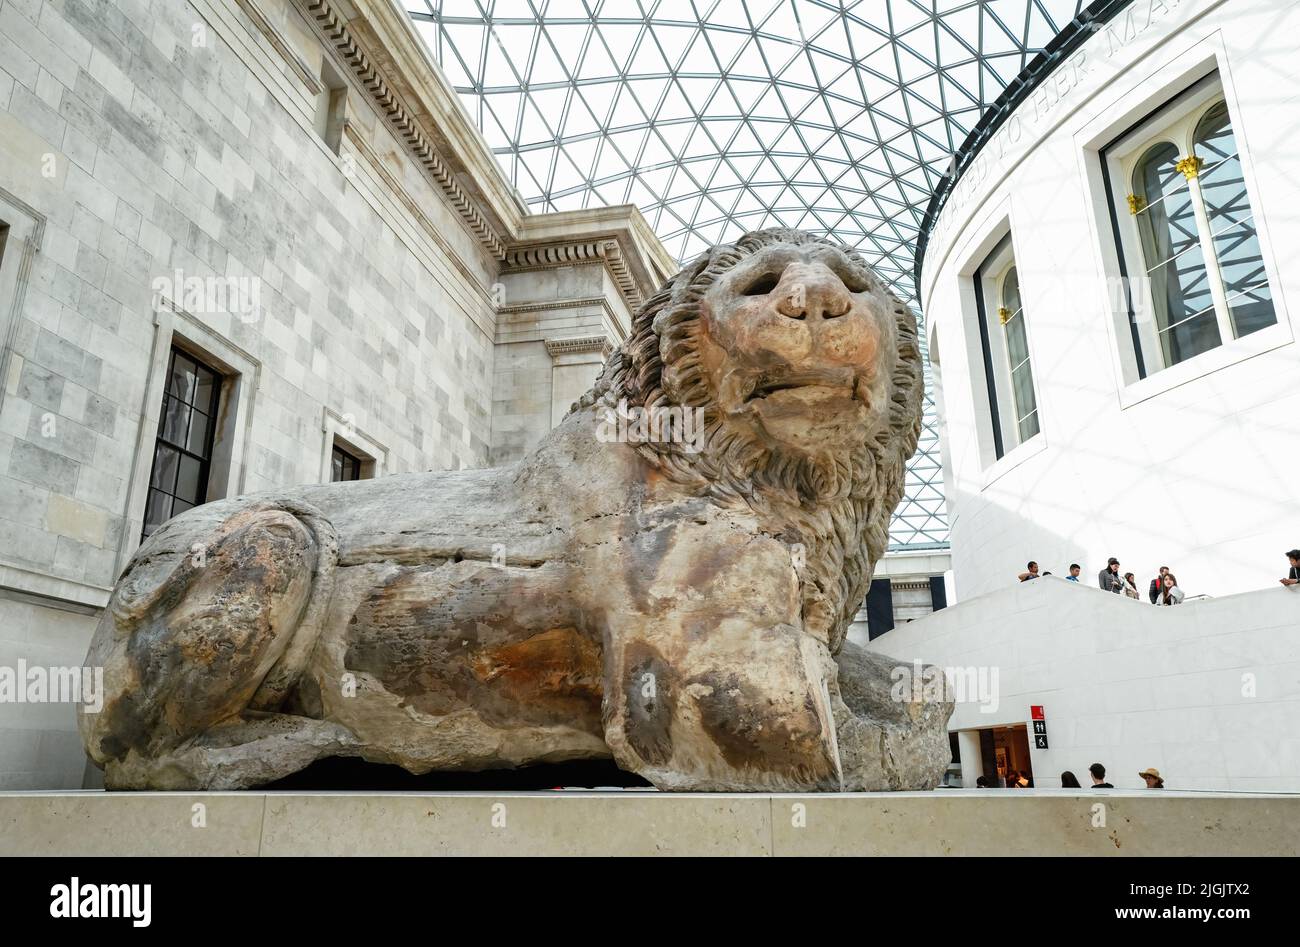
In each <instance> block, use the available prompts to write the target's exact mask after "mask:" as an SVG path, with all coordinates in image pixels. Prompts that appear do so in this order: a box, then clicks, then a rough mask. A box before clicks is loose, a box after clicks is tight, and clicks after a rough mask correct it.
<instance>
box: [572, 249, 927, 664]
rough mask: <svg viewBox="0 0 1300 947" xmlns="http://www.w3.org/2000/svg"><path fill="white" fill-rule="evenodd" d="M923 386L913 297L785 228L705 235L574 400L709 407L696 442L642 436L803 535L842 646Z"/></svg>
mask: <svg viewBox="0 0 1300 947" xmlns="http://www.w3.org/2000/svg"><path fill="white" fill-rule="evenodd" d="M922 396H923V383H922V366H921V353H920V349H919V348H918V345H917V327H916V319H915V317H914V316H913V315H912V313H911V312H909V311H908V309H907V307H906V306H905V305H903V303H902V302H901V301H900V300H899V299H898V298H897V297H896V296H894V295H893V293H891V292H890V291H889V290H888V289H886V288H885V286H884V285H883V284H882V283H881V281H880V280H879V279H878V278H877V277H876V276H875V274H874V273H873V272H872V271H871V269H870V268H869V267H868V266H867V265H866V263H865V262H864V261H863V260H862V258H861V257H860V256H859V255H858V254H857V253H855V252H854V251H853V250H851V249H849V248H848V247H845V246H843V245H841V244H839V243H836V242H834V241H831V240H827V239H825V238H821V237H814V236H811V235H809V234H806V233H802V232H800V231H796V230H780V229H778V230H762V231H757V232H754V233H748V234H745V235H744V236H743V237H741V238H740V239H739V240H737V241H736V242H735V243H732V244H725V245H722V246H717V247H713V248H711V249H709V250H708V251H706V252H705V253H703V254H701V255H700V256H699V257H698V258H697V259H696V260H694V261H693V262H692V263H691V264H690V265H688V266H686V267H685V268H684V269H683V270H682V271H681V272H680V273H678V274H677V275H676V276H675V277H674V278H673V279H671V280H670V281H669V282H668V283H667V284H666V285H665V286H664V287H663V289H661V290H660V291H659V292H658V293H656V294H655V295H654V296H653V297H652V298H651V299H649V300H647V301H646V303H645V304H644V305H643V306H642V307H641V309H640V310H639V311H638V312H637V314H636V316H635V317H634V319H633V324H632V331H631V334H630V335H629V337H628V339H627V340H626V341H625V342H624V343H623V345H622V347H621V348H620V349H619V350H618V351H617V352H615V353H614V354H613V355H612V356H611V357H610V360H609V362H608V363H607V364H606V366H605V370H604V372H603V373H602V375H601V378H600V380H599V381H598V382H597V384H596V387H595V388H594V389H593V391H592V392H591V394H590V395H589V396H588V397H587V398H586V399H584V402H583V403H584V404H592V403H599V404H601V405H602V406H603V407H604V408H605V409H606V410H610V409H613V408H614V407H615V406H617V405H618V404H619V403H620V402H625V403H626V404H627V405H628V406H631V407H637V408H642V409H650V410H659V411H663V409H667V408H674V407H677V408H700V409H703V411H704V418H705V424H704V432H703V445H702V449H701V450H698V451H695V450H690V449H687V448H686V446H685V442H686V440H687V439H686V438H682V437H680V436H671V435H672V432H670V431H664V432H663V435H662V436H660V437H658V438H655V439H654V440H653V441H650V440H647V441H646V442H645V443H641V444H638V445H637V449H638V450H639V451H640V453H641V454H642V455H643V456H644V457H646V458H647V459H648V460H649V461H651V462H652V463H654V464H655V465H656V466H658V467H660V468H661V469H662V470H663V471H664V472H665V473H666V474H667V475H668V476H670V477H671V478H672V479H674V480H676V481H677V482H679V483H682V484H687V485H691V486H693V487H695V488H697V489H699V490H700V491H701V492H704V493H708V494H710V495H712V496H714V497H715V498H717V499H718V500H719V501H722V502H740V503H744V504H747V505H748V506H750V507H752V508H753V509H754V510H756V511H757V512H759V513H760V514H762V515H765V516H766V517H767V518H768V520H769V521H770V522H771V526H772V529H773V531H774V533H777V534H780V535H781V536H783V538H786V539H787V540H788V541H790V542H792V543H793V542H798V543H802V544H803V545H804V546H805V548H806V550H807V557H806V559H807V568H808V572H809V576H810V578H811V579H812V587H811V590H810V595H811V599H810V601H809V602H808V603H806V606H805V617H806V618H807V617H809V609H810V608H811V609H812V616H811V617H812V620H813V622H814V624H820V625H824V626H825V632H826V634H827V637H828V639H829V640H830V642H831V645H832V647H833V648H834V649H838V647H839V644H840V641H841V640H842V639H843V634H844V631H845V629H846V627H847V625H848V622H849V620H850V619H851V618H852V615H853V612H854V611H855V610H856V609H857V607H858V604H859V603H860V602H861V600H862V597H863V596H864V595H865V594H866V586H867V585H868V584H869V582H870V579H871V569H872V567H873V565H874V563H875V561H876V560H877V559H878V558H879V557H880V556H881V555H882V554H883V553H884V551H885V546H886V544H887V542H888V531H889V519H890V515H891V514H892V512H893V509H894V507H895V506H897V505H898V501H899V499H900V498H901V497H902V491H903V477H904V465H905V464H906V461H907V459H908V458H909V457H910V456H911V455H912V452H913V451H914V450H915V448H916V439H917V435H918V434H919V432H920V427H921V405H922ZM665 414H666V415H667V416H668V417H670V418H671V417H672V413H671V412H665ZM678 416H680V415H678Z"/></svg>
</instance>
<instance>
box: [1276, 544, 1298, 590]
mask: <svg viewBox="0 0 1300 947" xmlns="http://www.w3.org/2000/svg"><path fill="white" fill-rule="evenodd" d="M1286 557H1287V559H1288V560H1289V561H1290V562H1291V570H1290V571H1289V572H1287V574H1286V578H1285V579H1279V580H1278V581H1280V582H1281V583H1282V584H1283V585H1300V549H1292V550H1291V551H1290V552H1288V553H1287V554H1286Z"/></svg>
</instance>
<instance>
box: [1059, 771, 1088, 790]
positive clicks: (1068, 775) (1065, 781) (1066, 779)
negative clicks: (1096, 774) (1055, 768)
mask: <svg viewBox="0 0 1300 947" xmlns="http://www.w3.org/2000/svg"><path fill="white" fill-rule="evenodd" d="M1061 788H1062V789H1082V788H1083V787H1082V786H1080V785H1079V777H1078V776H1075V775H1074V774H1073V773H1072V772H1070V771H1069V770H1068V769H1067V770H1066V771H1065V772H1064V773H1062V774H1061Z"/></svg>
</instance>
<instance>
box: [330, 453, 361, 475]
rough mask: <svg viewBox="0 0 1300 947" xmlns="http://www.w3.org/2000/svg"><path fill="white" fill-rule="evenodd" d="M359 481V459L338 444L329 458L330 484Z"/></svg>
mask: <svg viewBox="0 0 1300 947" xmlns="http://www.w3.org/2000/svg"><path fill="white" fill-rule="evenodd" d="M360 479H361V458H360V457H357V456H356V455H355V454H350V453H348V452H347V451H346V450H344V449H343V448H342V447H339V445H338V444H335V445H334V451H333V453H332V454H331V457H330V482H331V483H340V482H341V481H344V480H360Z"/></svg>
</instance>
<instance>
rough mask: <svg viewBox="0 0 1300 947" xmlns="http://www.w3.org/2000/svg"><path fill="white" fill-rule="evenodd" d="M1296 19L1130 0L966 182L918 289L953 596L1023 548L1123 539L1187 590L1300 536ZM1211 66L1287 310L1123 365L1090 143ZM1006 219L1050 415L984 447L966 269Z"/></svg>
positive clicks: (1140, 568) (983, 396)
mask: <svg viewBox="0 0 1300 947" xmlns="http://www.w3.org/2000/svg"><path fill="white" fill-rule="evenodd" d="M1297 37H1300V6H1298V5H1295V4H1294V3H1292V2H1290V0H1232V2H1224V0H1181V2H1174V0H1135V2H1134V3H1133V5H1132V6H1131V7H1130V8H1129V10H1128V11H1127V13H1125V14H1123V15H1121V16H1120V17H1119V18H1117V20H1115V21H1114V22H1112V23H1111V24H1110V25H1109V26H1108V28H1107V29H1105V30H1102V31H1099V32H1098V33H1097V34H1096V35H1094V36H1092V37H1091V38H1090V39H1089V40H1088V41H1087V43H1086V44H1085V45H1084V46H1083V47H1082V48H1081V49H1080V50H1079V51H1078V52H1076V53H1075V54H1074V55H1073V56H1071V57H1070V58H1069V59H1068V60H1067V61H1066V62H1065V63H1063V64H1062V65H1060V66H1058V67H1057V69H1056V70H1055V72H1054V74H1053V75H1052V77H1051V78H1049V80H1048V81H1047V82H1045V83H1044V84H1043V86H1041V87H1040V88H1039V90H1038V91H1037V92H1036V93H1035V94H1034V95H1033V96H1031V98H1030V100H1029V101H1027V102H1025V103H1022V104H1021V106H1020V107H1019V108H1018V109H1017V110H1016V112H1015V113H1014V115H1013V117H1012V119H1011V120H1010V121H1009V122H1008V123H1007V124H1005V125H1004V126H1003V127H1002V128H1001V129H1000V130H999V131H998V133H997V134H996V136H995V137H994V139H993V140H992V141H991V142H990V143H989V145H988V146H986V148H985V149H984V151H983V152H982V153H981V155H980V157H979V159H978V160H977V161H976V163H975V165H974V166H973V167H972V168H970V169H968V170H967V172H966V173H965V174H964V175H963V177H962V178H961V179H959V181H958V184H957V187H956V189H955V191H954V194H953V195H952V197H951V198H950V200H949V201H948V204H947V206H946V207H945V208H944V211H943V212H942V214H941V215H940V217H939V220H938V222H937V226H936V228H935V232H934V234H933V236H932V238H931V242H930V244H929V247H928V248H927V252H926V256H925V261H924V271H923V281H922V285H921V287H920V290H919V291H920V295H921V302H922V305H923V307H924V311H925V313H926V317H927V320H928V326H929V331H930V333H931V336H930V343H931V358H932V359H933V360H934V362H935V363H936V364H935V375H936V386H937V388H938V398H939V405H940V414H941V419H942V438H943V445H942V446H943V458H944V465H945V480H946V484H945V486H946V491H947V497H948V503H949V508H950V515H951V525H952V557H953V569H954V573H955V585H956V590H955V591H956V596H957V597H958V598H959V599H962V600H964V599H966V598H969V597H971V596H975V595H980V594H983V593H985V592H988V591H991V590H994V589H997V588H1000V587H1005V586H1006V585H1007V584H1008V583H1014V582H1015V575H1016V574H1017V573H1018V572H1020V571H1021V570H1022V569H1023V568H1024V565H1025V562H1026V560H1028V559H1035V560H1037V561H1038V562H1039V563H1040V564H1041V565H1042V567H1043V568H1044V569H1047V570H1050V571H1052V572H1054V573H1056V574H1058V575H1064V574H1065V572H1066V568H1067V567H1068V565H1069V564H1070V563H1071V562H1079V563H1081V564H1082V565H1083V567H1084V580H1085V581H1088V582H1092V583H1095V581H1096V578H1095V577H1096V574H1097V572H1098V570H1099V569H1101V568H1102V566H1103V565H1104V564H1105V561H1106V558H1107V557H1108V556H1112V555H1114V556H1117V557H1119V558H1120V560H1121V562H1122V565H1123V571H1133V572H1135V573H1136V574H1137V576H1138V579H1139V584H1140V586H1141V590H1142V592H1143V593H1144V595H1145V592H1146V582H1147V581H1148V580H1149V578H1150V576H1151V575H1152V573H1153V572H1154V570H1155V568H1156V567H1158V566H1159V565H1162V564H1163V565H1169V566H1172V567H1173V568H1174V570H1175V571H1176V572H1177V573H1178V575H1179V578H1180V581H1181V584H1182V586H1183V587H1184V589H1185V590H1186V591H1187V592H1188V593H1189V594H1196V593H1208V594H1212V595H1224V594H1228V593H1233V592H1240V591H1243V590H1247V589H1258V588H1262V587H1265V586H1268V585H1275V584H1276V580H1277V578H1279V577H1280V576H1282V575H1285V568H1286V561H1285V559H1284V557H1283V555H1282V553H1283V551H1284V550H1287V549H1290V548H1292V547H1295V546H1300V502H1297V500H1298V499H1300V350H1298V348H1297V346H1296V344H1295V343H1294V339H1295V337H1296V333H1297V326H1296V325H1295V319H1296V318H1300V317H1297V316H1294V315H1293V313H1294V312H1295V310H1296V309H1297V308H1300V275H1298V269H1297V266H1296V261H1297V252H1298V251H1300V151H1298V150H1297V149H1296V148H1295V144H1294V142H1295V137H1296V132H1297V130H1298V129H1300V90H1297V88H1296V86H1295V84H1294V82H1293V81H1292V77H1293V76H1294V71H1295V60H1296V56H1297V52H1298V50H1297V43H1298V42H1300V40H1297ZM1214 70H1217V72H1218V75H1219V77H1220V79H1221V81H1222V84H1223V90H1224V95H1225V98H1226V101H1227V104H1228V107H1229V110H1230V113H1231V117H1232V120H1233V126H1234V130H1235V132H1236V136H1237V141H1238V145H1239V146H1240V149H1241V152H1242V163H1243V167H1244V176H1245V181H1246V186H1247V189H1248V191H1249V196H1250V200H1251V204H1252V206H1253V209H1254V211H1255V214H1256V221H1257V225H1258V228H1259V231H1260V234H1261V240H1262V244H1263V252H1264V258H1265V261H1266V267H1267V270H1268V273H1269V278H1270V283H1271V286H1272V291H1273V297H1274V302H1275V309H1276V315H1277V320H1278V324H1277V325H1276V326H1273V327H1271V328H1270V329H1267V330H1264V331H1262V332H1259V333H1256V334H1254V335H1251V336H1246V337H1243V338H1242V339H1238V340H1235V341H1233V342H1231V343H1229V344H1228V345H1225V346H1222V347H1221V348H1220V349H1216V350H1214V351H1211V352H1209V353H1206V354H1203V355H1201V356H1199V357H1197V358H1194V359H1191V360H1189V361H1186V362H1183V363H1181V364H1179V365H1176V366H1174V367H1172V368H1169V369H1165V370H1164V371H1161V372H1157V373H1154V374H1151V375H1150V376H1149V377H1147V378H1146V379H1145V380H1135V377H1134V372H1133V364H1132V363H1133V356H1132V345H1131V341H1130V339H1129V336H1128V324H1127V313H1126V312H1117V311H1116V310H1115V308H1114V307H1113V306H1112V303H1111V298H1112V290H1113V284H1108V278H1113V277H1115V276H1117V275H1118V262H1117V255H1116V250H1115V246H1114V239H1113V235H1112V230H1111V224H1110V218H1109V211H1108V205H1107V202H1106V198H1105V195H1104V187H1103V183H1102V175H1101V162H1100V159H1099V150H1100V149H1101V148H1103V147H1104V146H1105V145H1106V144H1107V143H1109V142H1110V141H1112V140H1113V139H1114V138H1116V137H1117V136H1118V135H1119V134H1120V133H1121V132H1122V131H1124V130H1125V129H1126V128H1128V127H1130V126H1132V125H1133V124H1134V123H1135V122H1137V121H1138V120H1139V119H1141V118H1143V117H1144V116H1146V115H1148V114H1149V113H1151V112H1152V111H1153V110H1154V109H1156V108H1158V107H1159V106H1161V105H1163V104H1164V103H1165V102H1166V101H1167V100H1168V99H1170V98H1172V97H1173V96H1174V95H1176V94H1177V93H1178V92H1180V91H1182V90H1184V89H1186V88H1187V87H1189V86H1190V85H1192V84H1193V83H1194V82H1195V81H1196V80H1197V79H1198V78H1200V77H1202V76H1204V75H1206V74H1207V73H1209V72H1211V71H1214ZM1117 187H1118V188H1120V190H1119V193H1118V194H1117V199H1118V200H1119V201H1121V202H1122V201H1123V199H1124V198H1123V193H1124V192H1123V189H1122V184H1121V185H1117ZM1121 209H1122V204H1121ZM1008 227H1009V229H1010V232H1011V235H1012V241H1013V246H1014V251H1015V258H1016V263H1017V266H1018V270H1019V274H1020V283H1021V292H1022V298H1023V302H1024V313H1025V326H1026V329H1027V332H1028V345H1029V351H1030V356H1031V359H1032V364H1033V368H1034V375H1035V380H1036V386H1035V387H1036V392H1037V401H1038V409H1039V412H1040V419H1041V425H1042V432H1041V434H1040V435H1039V436H1037V437H1035V438H1033V439H1031V440H1029V441H1027V442H1026V443H1025V444H1023V445H1021V446H1020V447H1018V448H1016V449H1014V450H1010V451H1009V452H1008V453H1007V454H1006V455H1005V456H1003V457H1002V459H1001V460H997V461H996V462H993V461H992V456H991V453H990V446H989V444H988V440H989V436H988V432H989V431H990V430H991V422H990V418H989V407H988V397H987V388H986V382H985V375H984V369H983V362H982V353H981V348H980V338H979V334H978V328H977V323H976V319H975V299H974V289H973V283H972V280H971V274H972V272H973V271H974V270H975V268H976V267H977V266H978V265H979V264H980V262H981V261H982V260H983V258H984V257H985V256H986V255H987V254H988V253H989V251H990V250H991V249H992V248H993V246H994V245H995V244H996V242H997V241H998V239H999V238H1000V237H1001V236H1002V235H1003V234H1005V233H1006V230H1007V228H1008ZM994 325H995V326H996V321H995V322H994Z"/></svg>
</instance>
